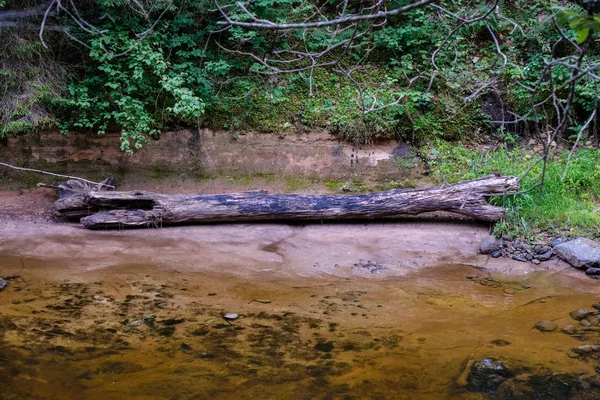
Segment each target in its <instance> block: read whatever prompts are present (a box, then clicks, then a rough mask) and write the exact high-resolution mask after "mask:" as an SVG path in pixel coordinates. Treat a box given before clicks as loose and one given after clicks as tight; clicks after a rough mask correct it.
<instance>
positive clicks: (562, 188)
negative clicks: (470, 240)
mask: <svg viewBox="0 0 600 400" xmlns="http://www.w3.org/2000/svg"><path fill="white" fill-rule="evenodd" d="M435 148H436V150H435V151H434V153H436V154H435V155H436V157H435V160H434V161H433V163H432V167H433V171H434V173H435V175H436V176H437V177H438V178H439V179H440V180H441V179H442V178H445V179H446V180H448V182H456V181H459V180H463V179H474V178H478V177H481V176H485V175H489V174H492V173H500V174H502V175H514V176H522V175H523V174H524V173H525V172H526V171H527V169H528V168H530V167H532V165H533V168H532V169H531V171H530V172H529V173H528V174H527V176H525V177H524V178H523V180H522V182H521V189H522V190H527V189H530V188H532V187H533V186H535V185H536V184H537V183H539V182H540V177H541V172H542V163H541V162H537V164H536V161H537V160H538V157H537V156H535V155H533V154H532V153H531V152H528V151H527V150H526V149H523V148H515V149H513V150H506V149H504V148H499V149H497V150H495V151H490V150H488V151H477V150H470V149H467V148H465V147H451V145H449V144H447V143H443V142H441V143H436V146H435ZM567 158H568V152H561V153H558V154H552V155H551V157H550V161H549V162H548V165H547V170H546V179H545V183H544V186H543V188H535V189H533V190H531V191H530V192H527V193H524V194H520V195H513V196H498V197H495V198H492V199H491V202H492V203H493V204H496V205H500V206H503V207H505V208H507V216H506V218H505V219H504V220H503V221H500V222H499V223H497V224H496V226H495V233H496V234H504V233H506V234H512V235H523V236H527V237H530V236H532V235H533V234H535V233H536V232H537V231H538V230H546V231H551V232H556V231H562V232H565V231H567V232H570V233H572V234H578V235H585V236H591V237H597V236H600V150H595V149H583V150H580V151H579V152H578V153H577V154H575V155H574V156H573V157H572V158H571V161H570V162H569V166H568V169H567V172H566V174H565V175H564V179H562V178H563V174H564V172H565V168H566V166H567ZM534 164H535V165H534Z"/></svg>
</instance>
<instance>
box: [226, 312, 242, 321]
mask: <svg viewBox="0 0 600 400" xmlns="http://www.w3.org/2000/svg"><path fill="white" fill-rule="evenodd" d="M223 318H224V319H226V320H227V321H235V320H236V319H238V318H239V315H238V314H236V313H229V314H225V315H223Z"/></svg>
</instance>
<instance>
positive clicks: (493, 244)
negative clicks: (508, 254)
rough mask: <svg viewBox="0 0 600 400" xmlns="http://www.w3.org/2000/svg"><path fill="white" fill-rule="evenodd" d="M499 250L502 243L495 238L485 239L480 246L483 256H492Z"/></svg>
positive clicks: (488, 237)
mask: <svg viewBox="0 0 600 400" xmlns="http://www.w3.org/2000/svg"><path fill="white" fill-rule="evenodd" d="M499 249H500V241H499V240H496V239H495V238H494V237H493V236H486V237H484V238H483V240H482V241H481V244H480V245H479V251H480V252H481V254H491V253H493V252H495V251H496V250H499Z"/></svg>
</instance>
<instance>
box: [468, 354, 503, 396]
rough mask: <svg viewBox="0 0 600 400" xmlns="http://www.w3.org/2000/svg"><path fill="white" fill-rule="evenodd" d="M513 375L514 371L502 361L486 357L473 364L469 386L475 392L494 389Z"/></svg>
mask: <svg viewBox="0 0 600 400" xmlns="http://www.w3.org/2000/svg"><path fill="white" fill-rule="evenodd" d="M512 376H514V373H513V372H512V371H511V370H510V369H509V368H508V366H507V365H506V364H504V363H503V362H502V361H500V360H496V359H493V358H484V359H482V360H479V361H476V362H475V363H474V364H473V365H472V366H471V369H470V371H469V376H468V378H467V387H468V389H469V390H471V391H475V392H484V391H489V390H494V389H496V388H497V387H498V386H500V384H501V383H502V382H504V381H505V380H506V379H508V378H510V377H512Z"/></svg>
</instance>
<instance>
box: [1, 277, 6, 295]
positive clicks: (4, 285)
mask: <svg viewBox="0 0 600 400" xmlns="http://www.w3.org/2000/svg"><path fill="white" fill-rule="evenodd" d="M6 285H8V283H6V281H5V280H4V279H2V278H0V292H1V291H3V290H4V288H5V287H6Z"/></svg>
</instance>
